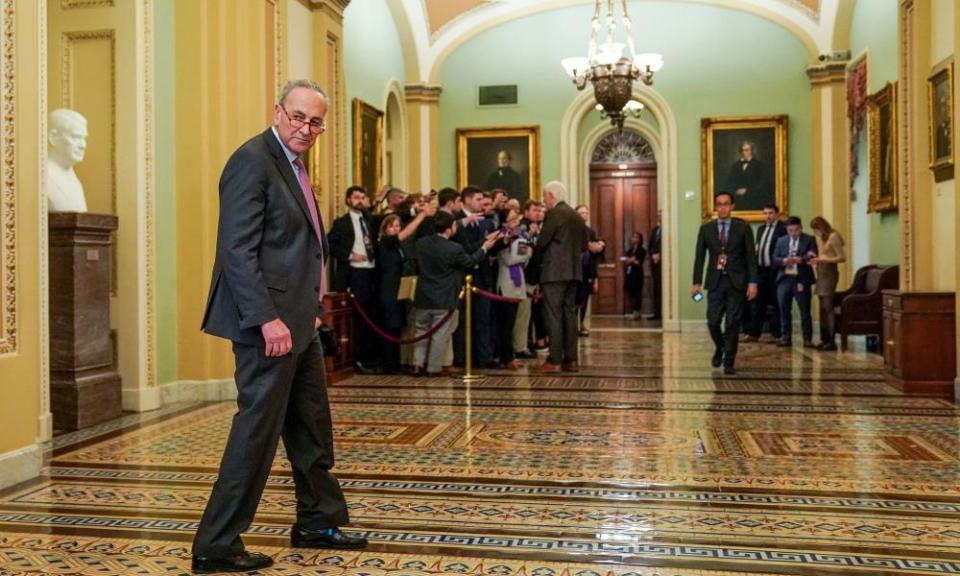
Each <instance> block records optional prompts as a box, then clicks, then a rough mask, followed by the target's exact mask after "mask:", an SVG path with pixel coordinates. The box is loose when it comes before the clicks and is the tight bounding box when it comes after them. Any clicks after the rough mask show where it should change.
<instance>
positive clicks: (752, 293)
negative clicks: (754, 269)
mask: <svg viewBox="0 0 960 576" xmlns="http://www.w3.org/2000/svg"><path fill="white" fill-rule="evenodd" d="M756 297H757V285H756V284H755V283H753V282H751V283H749V284H747V300H753V299H754V298H756Z"/></svg>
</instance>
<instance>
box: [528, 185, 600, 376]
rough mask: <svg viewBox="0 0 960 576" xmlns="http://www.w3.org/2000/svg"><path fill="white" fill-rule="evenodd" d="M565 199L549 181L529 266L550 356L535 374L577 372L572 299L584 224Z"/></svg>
mask: <svg viewBox="0 0 960 576" xmlns="http://www.w3.org/2000/svg"><path fill="white" fill-rule="evenodd" d="M566 197H567V189H566V187H564V185H563V183H561V182H557V181H553V182H550V183H549V184H547V185H546V187H545V188H544V189H543V202H544V204H546V206H547V215H546V217H545V218H544V219H543V228H542V229H541V231H540V236H539V237H538V238H537V247H536V250H535V252H534V256H533V263H532V264H531V265H532V266H535V267H536V268H537V269H539V271H540V291H541V292H543V301H544V306H545V310H544V312H545V320H546V324H547V334H549V336H550V355H549V356H548V357H547V360H546V361H545V362H544V363H543V364H541V365H540V366H538V367H537V368H536V371H537V372H545V373H556V372H560V371H561V370H563V371H564V372H579V371H580V362H579V356H578V351H577V308H576V306H577V303H576V299H577V283H578V282H580V281H581V280H582V279H583V268H582V266H581V263H580V255H581V254H582V253H583V251H584V250H586V249H587V225H586V223H585V222H584V221H583V218H581V217H580V215H579V214H577V213H576V212H575V211H574V209H573V208H571V207H570V205H569V204H567V202H566Z"/></svg>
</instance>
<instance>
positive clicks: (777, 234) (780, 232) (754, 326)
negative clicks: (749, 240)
mask: <svg viewBox="0 0 960 576" xmlns="http://www.w3.org/2000/svg"><path fill="white" fill-rule="evenodd" d="M786 234H787V227H786V226H785V225H784V224H783V222H781V221H780V208H778V207H777V205H776V204H767V205H766V206H764V207H763V224H762V225H761V226H760V228H759V229H758V230H757V298H756V300H754V301H753V306H752V308H753V310H752V314H751V318H750V320H751V322H750V324H749V326H747V333H746V334H745V335H744V336H743V337H742V338H740V341H741V342H756V341H757V340H759V339H760V335H761V334H763V324H764V322H766V320H767V308H768V307H769V306H772V307H773V316H772V317H771V320H770V335H771V336H773V337H774V338H775V339H777V340H779V339H780V305H779V304H778V297H777V272H779V269H778V268H777V267H776V266H774V264H773V250H774V249H775V248H776V247H777V242H778V241H779V240H780V239H781V238H783V237H784V236H786Z"/></svg>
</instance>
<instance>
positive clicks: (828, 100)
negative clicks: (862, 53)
mask: <svg viewBox="0 0 960 576" xmlns="http://www.w3.org/2000/svg"><path fill="white" fill-rule="evenodd" d="M847 64H848V61H847V60H830V61H827V62H823V63H818V64H815V65H813V66H810V67H809V68H807V76H808V77H809V78H810V89H811V95H812V97H813V98H812V107H811V110H812V112H813V191H812V192H813V207H812V209H813V214H812V216H823V217H824V218H826V219H827V220H828V221H829V222H830V223H831V224H832V225H833V227H834V228H835V229H837V231H839V232H840V234H841V235H842V236H843V237H844V239H846V240H847V241H848V242H849V240H850V238H851V237H852V226H851V217H850V202H851V199H850V192H851V191H850V185H849V184H850V179H849V175H848V163H847V157H848V155H849V151H850V137H849V131H848V129H847V118H846V110H847V94H846V71H847ZM839 268H840V285H841V286H846V285H847V284H849V282H850V281H851V279H852V278H853V274H852V273H851V268H852V262H851V260H850V259H847V262H846V263H844V264H840V266H839Z"/></svg>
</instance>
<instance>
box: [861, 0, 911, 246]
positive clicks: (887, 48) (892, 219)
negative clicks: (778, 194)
mask: <svg viewBox="0 0 960 576" xmlns="http://www.w3.org/2000/svg"><path fill="white" fill-rule="evenodd" d="M897 14H898V8H897V0H858V2H857V6H856V8H855V9H854V13H853V22H852V24H851V28H850V49H851V53H852V55H853V57H854V58H856V57H859V56H860V55H861V54H863V53H864V51H866V53H867V86H868V88H867V91H868V92H869V93H871V94H872V93H874V92H876V91H878V90H880V89H881V88H883V87H884V85H886V83H887V82H895V81H896V80H897V76H898V71H899V62H900V59H899V52H898V44H899V40H898V38H899V27H898V25H897ZM864 133H865V134H866V131H864ZM866 148H867V145H866V140H864V142H863V144H862V145H861V149H862V150H861V151H860V159H861V163H860V166H861V170H860V175H859V176H858V177H857V180H856V181H855V182H854V187H853V188H854V191H855V192H856V195H857V198H858V202H857V203H856V204H855V205H854V209H855V210H856V209H859V210H862V209H863V208H864V207H865V206H866V204H865V203H864V202H862V201H860V200H859V199H861V198H863V199H866V198H868V197H869V195H870V187H869V186H870V165H869V164H870V160H869V155H868V154H867V152H866ZM855 220H856V218H855ZM858 233H859V236H858ZM858 240H860V241H862V240H867V241H869V242H870V261H871V263H874V264H898V263H899V262H900V216H899V214H897V213H890V214H871V215H870V216H869V238H868V239H866V238H864V235H863V232H862V231H861V230H859V229H858V228H857V227H856V226H855V227H854V238H853V241H854V243H856V242H857V241H858Z"/></svg>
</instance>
